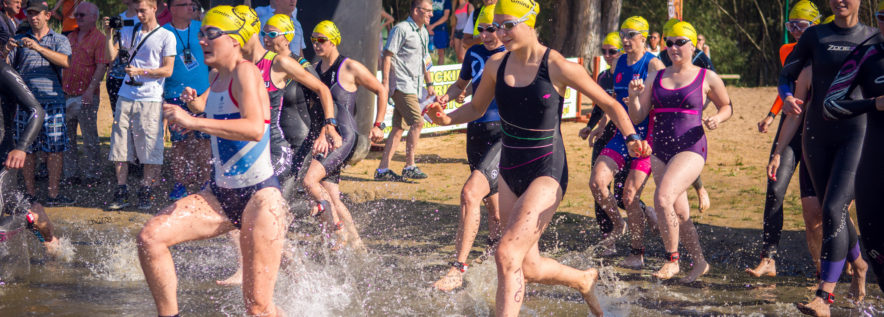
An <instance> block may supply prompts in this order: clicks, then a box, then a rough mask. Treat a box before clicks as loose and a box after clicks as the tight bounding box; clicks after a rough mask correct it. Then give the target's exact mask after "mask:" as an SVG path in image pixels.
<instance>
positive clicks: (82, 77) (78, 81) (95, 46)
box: [62, 28, 110, 96]
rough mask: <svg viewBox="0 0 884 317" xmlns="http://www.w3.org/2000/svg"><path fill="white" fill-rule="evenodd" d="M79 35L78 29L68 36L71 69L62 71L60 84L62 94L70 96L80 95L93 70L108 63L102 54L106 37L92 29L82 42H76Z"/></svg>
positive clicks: (87, 83)
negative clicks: (62, 87)
mask: <svg viewBox="0 0 884 317" xmlns="http://www.w3.org/2000/svg"><path fill="white" fill-rule="evenodd" d="M79 34H80V30H79V29H78V30H76V31H73V32H71V33H70V34H68V41H69V42H70V44H71V51H72V54H71V67H70V68H66V69H65V70H64V72H63V76H62V84H63V85H64V93H65V94H68V95H70V96H79V95H82V94H83V92H84V91H85V90H86V87H88V86H89V82H91V81H92V76H93V75H94V74H95V68H96V67H98V65H99V64H107V63H110V61H109V60H108V59H107V57H105V54H104V53H105V47H104V46H105V41H106V40H107V37H105V36H104V34H102V33H101V32H100V31H98V28H92V30H91V31H89V32H88V33H86V35H85V36H83V40H82V41H80V40H78V38H79Z"/></svg>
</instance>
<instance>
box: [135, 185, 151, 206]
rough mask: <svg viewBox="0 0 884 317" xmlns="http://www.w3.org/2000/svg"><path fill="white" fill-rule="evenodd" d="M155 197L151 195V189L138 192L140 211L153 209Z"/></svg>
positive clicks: (145, 188)
mask: <svg viewBox="0 0 884 317" xmlns="http://www.w3.org/2000/svg"><path fill="white" fill-rule="evenodd" d="M152 200H153V197H152V195H151V194H150V187H144V188H141V189H140V190H139V191H138V209H140V210H148V209H150V208H152V207H153V202H152Z"/></svg>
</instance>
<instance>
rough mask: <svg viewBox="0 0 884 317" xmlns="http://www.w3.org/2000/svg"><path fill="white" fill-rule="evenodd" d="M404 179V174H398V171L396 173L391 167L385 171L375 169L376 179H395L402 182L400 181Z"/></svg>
mask: <svg viewBox="0 0 884 317" xmlns="http://www.w3.org/2000/svg"><path fill="white" fill-rule="evenodd" d="M403 179H404V178H402V176H399V175H396V173H394V172H393V171H392V170H390V169H387V170H386V171H384V172H380V171H375V173H374V180H376V181H393V182H400V181H402V180H403Z"/></svg>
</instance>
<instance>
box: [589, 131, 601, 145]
mask: <svg viewBox="0 0 884 317" xmlns="http://www.w3.org/2000/svg"><path fill="white" fill-rule="evenodd" d="M603 133H605V129H604V128H595V129H594V130H592V132H590V133H589V145H590V146H592V145H593V144H595V141H596V140H598V139H599V138H600V137H602V134H603Z"/></svg>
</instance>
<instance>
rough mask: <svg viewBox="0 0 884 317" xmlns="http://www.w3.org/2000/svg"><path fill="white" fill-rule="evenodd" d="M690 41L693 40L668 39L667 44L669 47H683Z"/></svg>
mask: <svg viewBox="0 0 884 317" xmlns="http://www.w3.org/2000/svg"><path fill="white" fill-rule="evenodd" d="M690 42H691V40H686V39H675V40H666V46H669V47H676V46H679V47H681V46H684V45H685V44H688V43H690Z"/></svg>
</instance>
